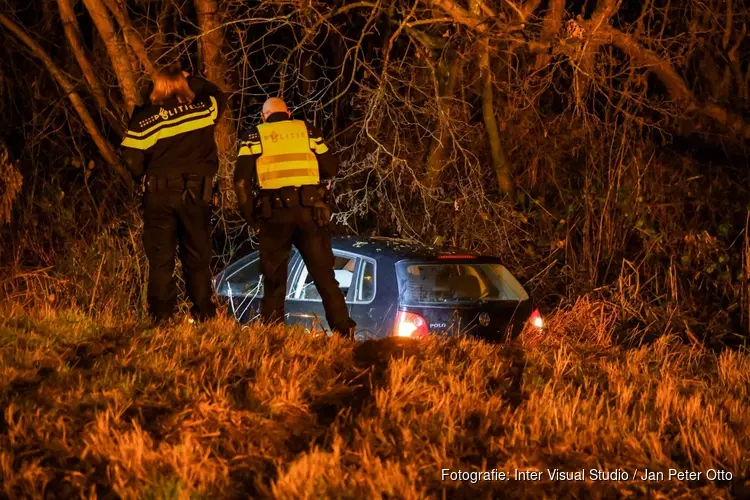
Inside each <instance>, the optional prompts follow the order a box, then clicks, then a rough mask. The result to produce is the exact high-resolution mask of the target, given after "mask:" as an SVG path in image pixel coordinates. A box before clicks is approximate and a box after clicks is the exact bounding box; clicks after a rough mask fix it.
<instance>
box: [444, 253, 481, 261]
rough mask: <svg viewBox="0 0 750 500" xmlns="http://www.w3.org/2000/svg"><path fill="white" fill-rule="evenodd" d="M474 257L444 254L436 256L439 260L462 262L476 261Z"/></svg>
mask: <svg viewBox="0 0 750 500" xmlns="http://www.w3.org/2000/svg"><path fill="white" fill-rule="evenodd" d="M476 258H477V256H476V255H463V254H457V253H444V254H440V255H438V259H439V260H463V259H476Z"/></svg>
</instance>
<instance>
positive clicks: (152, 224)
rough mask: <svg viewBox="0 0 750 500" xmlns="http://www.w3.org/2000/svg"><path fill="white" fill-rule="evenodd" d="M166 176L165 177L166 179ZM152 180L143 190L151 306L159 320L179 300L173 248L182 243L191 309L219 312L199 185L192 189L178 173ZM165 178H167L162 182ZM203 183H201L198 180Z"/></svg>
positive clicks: (204, 314) (207, 214)
mask: <svg viewBox="0 0 750 500" xmlns="http://www.w3.org/2000/svg"><path fill="white" fill-rule="evenodd" d="M165 179H166V181H165ZM159 181H160V182H159V184H166V186H164V185H159V186H158V187H157V186H155V185H154V184H155V182H154V180H152V181H151V183H150V184H151V187H150V192H148V191H147V192H146V194H145V195H144V196H145V197H144V213H143V244H144V247H145V250H146V257H148V262H149V279H148V291H147V296H148V306H149V312H150V314H151V316H152V317H153V318H154V319H155V320H156V321H163V320H167V319H169V318H170V317H171V316H172V315H173V314H174V312H175V306H176V305H177V284H176V283H175V279H174V264H175V250H176V248H177V246H178V245H179V251H180V260H181V261H182V271H183V277H184V278H185V285H186V288H187V294H188V296H189V297H190V300H191V301H192V302H193V307H192V309H191V312H192V313H193V315H194V316H195V317H196V318H197V319H199V320H204V319H208V318H210V317H213V316H215V315H216V306H215V305H214V303H213V301H212V300H211V295H212V288H211V270H210V265H211V254H212V249H211V207H210V205H209V203H208V202H207V201H204V199H203V198H202V197H201V189H200V186H199V185H195V187H191V188H190V191H189V192H188V191H187V190H186V188H185V186H186V184H185V181H184V179H182V177H179V176H175V177H171V176H170V177H166V178H161V179H160V180H159ZM162 181H165V182H164V183H163V182H162ZM199 184H200V183H199Z"/></svg>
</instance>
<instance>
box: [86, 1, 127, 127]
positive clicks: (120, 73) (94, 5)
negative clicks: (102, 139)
mask: <svg viewBox="0 0 750 500" xmlns="http://www.w3.org/2000/svg"><path fill="white" fill-rule="evenodd" d="M83 3H84V5H86V9H88V11H89V14H91V19H92V20H93V21H94V24H95V25H96V29H97V31H98V32H99V35H100V36H101V37H102V40H103V41H104V46H105V48H106V49H107V54H108V55H109V59H110V61H111V62H112V68H113V69H114V71H115V76H116V77H117V82H118V83H119V85H120V90H121V91H122V94H123V96H124V97H125V105H126V107H127V110H128V116H129V115H130V114H131V113H132V112H133V108H134V107H135V106H136V104H139V103H140V99H139V97H138V91H137V87H136V84H135V76H134V75H133V68H132V66H131V65H130V58H129V57H128V53H127V51H126V50H125V44H124V43H123V42H122V39H121V38H120V36H119V35H118V34H117V32H116V31H115V27H114V25H113V24H112V19H110V17H109V14H108V13H107V9H106V7H105V6H104V4H103V3H102V0H83Z"/></svg>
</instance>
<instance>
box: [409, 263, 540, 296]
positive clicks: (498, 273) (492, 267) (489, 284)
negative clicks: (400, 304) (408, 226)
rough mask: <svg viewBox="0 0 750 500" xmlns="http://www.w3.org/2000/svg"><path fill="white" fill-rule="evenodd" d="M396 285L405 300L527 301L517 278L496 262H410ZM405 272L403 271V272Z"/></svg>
mask: <svg viewBox="0 0 750 500" xmlns="http://www.w3.org/2000/svg"><path fill="white" fill-rule="evenodd" d="M400 267H401V269H402V272H401V273H400V274H401V279H400V282H399V286H400V287H401V288H402V295H403V300H404V302H405V303H420V304H426V303H433V304H434V303H459V302H472V301H488V300H489V301H493V300H500V301H503V300H505V301H507V300H526V299H528V294H527V293H526V291H525V290H524V288H523V286H521V284H520V283H519V282H518V280H516V279H515V277H513V275H512V274H511V273H510V271H508V269H506V268H505V267H504V266H502V265H499V264H463V263H461V264H411V265H407V266H406V268H405V269H403V265H400ZM403 271H405V272H403Z"/></svg>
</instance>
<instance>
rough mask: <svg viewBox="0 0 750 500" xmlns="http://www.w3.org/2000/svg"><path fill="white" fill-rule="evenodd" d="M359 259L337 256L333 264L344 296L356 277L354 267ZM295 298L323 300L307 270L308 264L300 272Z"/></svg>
mask: <svg viewBox="0 0 750 500" xmlns="http://www.w3.org/2000/svg"><path fill="white" fill-rule="evenodd" d="M356 264H357V260H356V259H355V258H352V257H344V256H336V257H335V262H334V266H333V274H334V276H335V278H336V281H337V282H338V283H339V288H340V289H341V291H342V292H343V294H344V296H346V295H347V294H348V293H349V288H350V287H351V284H352V281H353V278H354V268H355V267H356ZM292 296H293V298H295V299H301V300H321V298H320V294H319V293H318V289H317V288H316V287H315V283H314V281H313V278H312V276H311V275H310V273H309V272H308V271H307V266H304V265H303V268H302V271H301V272H300V273H299V277H298V278H297V283H296V284H295V286H294V293H293V294H292Z"/></svg>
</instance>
